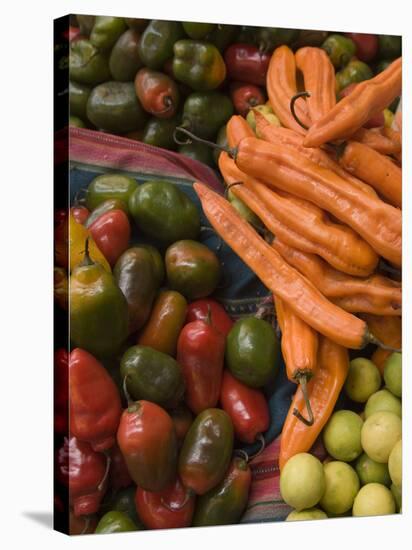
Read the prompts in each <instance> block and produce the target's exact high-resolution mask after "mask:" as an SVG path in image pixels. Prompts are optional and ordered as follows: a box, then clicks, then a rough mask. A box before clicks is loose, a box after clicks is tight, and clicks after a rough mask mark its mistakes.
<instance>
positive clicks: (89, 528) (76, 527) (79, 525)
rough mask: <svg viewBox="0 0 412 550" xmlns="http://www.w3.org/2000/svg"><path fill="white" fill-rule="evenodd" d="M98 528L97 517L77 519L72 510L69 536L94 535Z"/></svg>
mask: <svg viewBox="0 0 412 550" xmlns="http://www.w3.org/2000/svg"><path fill="white" fill-rule="evenodd" d="M96 527H97V517H96V516H87V517H82V516H80V517H76V516H75V515H74V512H73V510H70V516H69V535H89V534H91V533H94V531H95V529H96Z"/></svg>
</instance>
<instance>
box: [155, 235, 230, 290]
mask: <svg viewBox="0 0 412 550" xmlns="http://www.w3.org/2000/svg"><path fill="white" fill-rule="evenodd" d="M165 264H166V273H167V280H168V283H169V287H170V288H172V289H174V290H177V291H178V292H181V293H182V294H183V295H184V296H185V297H186V298H187V299H188V300H195V299H198V298H204V297H206V296H208V295H209V294H212V292H214V290H215V289H216V287H217V285H218V283H219V280H220V276H221V267H220V262H219V259H218V258H217V256H216V254H215V253H214V252H213V251H212V250H210V248H208V247H207V246H205V245H204V244H202V243H199V242H197V241H192V240H186V239H185V240H182V241H177V242H175V243H173V244H172V245H171V246H169V248H168V249H167V250H166V254H165Z"/></svg>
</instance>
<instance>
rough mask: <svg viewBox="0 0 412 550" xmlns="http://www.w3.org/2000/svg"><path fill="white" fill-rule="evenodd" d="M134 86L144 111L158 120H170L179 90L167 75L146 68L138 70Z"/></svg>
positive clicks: (175, 107)
mask: <svg viewBox="0 0 412 550" xmlns="http://www.w3.org/2000/svg"><path fill="white" fill-rule="evenodd" d="M134 86H135V90H136V95H137V97H138V98H139V101H140V103H141V104H142V107H143V109H144V110H145V111H147V112H148V113H150V114H152V115H154V116H156V117H158V118H170V117H172V116H174V115H175V114H176V110H177V107H178V105H179V89H178V87H177V84H176V82H175V81H174V80H172V79H171V78H170V77H169V76H168V75H167V74H164V73H160V72H158V71H153V70H151V69H148V68H144V69H140V71H139V72H138V73H137V74H136V78H135V81H134Z"/></svg>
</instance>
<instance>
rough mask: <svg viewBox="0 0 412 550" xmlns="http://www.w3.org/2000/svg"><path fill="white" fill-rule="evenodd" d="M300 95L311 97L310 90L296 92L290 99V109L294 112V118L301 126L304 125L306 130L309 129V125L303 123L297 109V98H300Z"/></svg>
mask: <svg viewBox="0 0 412 550" xmlns="http://www.w3.org/2000/svg"><path fill="white" fill-rule="evenodd" d="M300 97H310V92H306V91H304V92H299V93H298V94H295V95H294V96H293V97H292V99H291V100H290V111H291V113H292V116H293V118H294V119H295V120H296V122H297V123H298V124H299V126H302V128H303V129H304V130H309V127H308V126H306V124H303V122H302V121H301V120H300V118H299V117H298V115H297V114H296V111H295V103H296V100H297V99H299V98H300Z"/></svg>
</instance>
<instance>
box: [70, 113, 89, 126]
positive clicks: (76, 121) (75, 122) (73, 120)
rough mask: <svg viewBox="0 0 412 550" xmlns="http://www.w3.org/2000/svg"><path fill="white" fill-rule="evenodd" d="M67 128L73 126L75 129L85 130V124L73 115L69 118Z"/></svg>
mask: <svg viewBox="0 0 412 550" xmlns="http://www.w3.org/2000/svg"><path fill="white" fill-rule="evenodd" d="M69 126H74V127H75V128H86V124H85V123H84V122H83V120H82V119H81V118H80V117H78V116H74V115H70V116H69Z"/></svg>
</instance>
